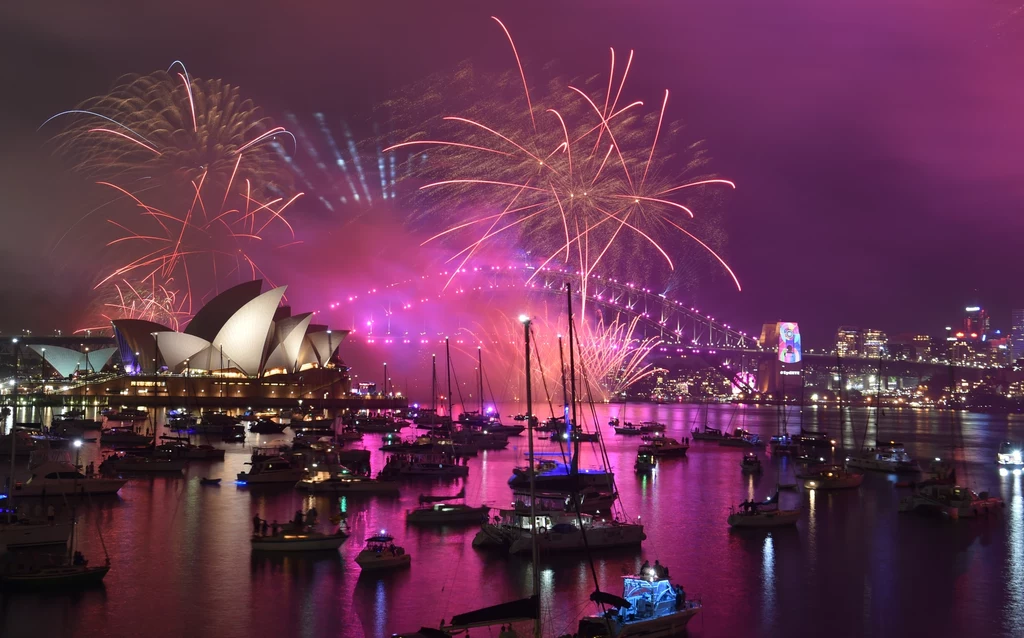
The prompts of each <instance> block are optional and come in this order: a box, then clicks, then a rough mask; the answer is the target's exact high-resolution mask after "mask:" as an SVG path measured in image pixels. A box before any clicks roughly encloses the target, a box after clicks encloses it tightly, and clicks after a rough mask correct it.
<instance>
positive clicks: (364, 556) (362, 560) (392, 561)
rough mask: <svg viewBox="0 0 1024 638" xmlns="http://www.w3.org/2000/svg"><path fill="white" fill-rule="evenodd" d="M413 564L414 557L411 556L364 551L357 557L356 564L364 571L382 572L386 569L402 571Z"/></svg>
mask: <svg viewBox="0 0 1024 638" xmlns="http://www.w3.org/2000/svg"><path fill="white" fill-rule="evenodd" d="M410 563H412V556H410V555H409V554H398V555H397V556H395V555H392V554H389V553H387V552H379V553H378V552H371V551H367V550H365V549H364V550H363V551H361V552H359V555H358V556H356V564H357V565H359V568H360V569H362V570H363V571H381V570H385V569H400V568H402V567H408V566H409V564H410Z"/></svg>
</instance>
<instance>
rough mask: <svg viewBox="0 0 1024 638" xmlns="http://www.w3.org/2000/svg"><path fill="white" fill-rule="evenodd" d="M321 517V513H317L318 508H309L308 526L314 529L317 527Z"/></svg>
mask: <svg viewBox="0 0 1024 638" xmlns="http://www.w3.org/2000/svg"><path fill="white" fill-rule="evenodd" d="M319 517H320V513H319V512H317V511H316V506H315V505H314V506H313V507H311V508H309V511H308V512H306V525H309V526H310V527H313V526H314V525H316V521H317V519H318V518H319Z"/></svg>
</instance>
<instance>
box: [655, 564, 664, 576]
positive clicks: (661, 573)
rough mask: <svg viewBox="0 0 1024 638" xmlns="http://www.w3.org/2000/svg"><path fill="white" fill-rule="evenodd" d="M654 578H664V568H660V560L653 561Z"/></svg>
mask: <svg viewBox="0 0 1024 638" xmlns="http://www.w3.org/2000/svg"><path fill="white" fill-rule="evenodd" d="M654 577H655V578H664V577H665V568H664V567H662V566H661V561H660V560H655V561H654Z"/></svg>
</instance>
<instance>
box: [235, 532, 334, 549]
mask: <svg viewBox="0 0 1024 638" xmlns="http://www.w3.org/2000/svg"><path fill="white" fill-rule="evenodd" d="M346 538H348V535H347V534H342V533H338V534H320V535H316V536H308V537H290V536H289V535H287V534H281V535H278V536H253V537H252V538H251V539H250V540H249V545H250V546H251V547H252V551H254V552H322V551H327V550H332V549H338V548H339V547H341V544H342V543H344V542H345V539H346Z"/></svg>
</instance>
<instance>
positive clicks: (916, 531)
mask: <svg viewBox="0 0 1024 638" xmlns="http://www.w3.org/2000/svg"><path fill="white" fill-rule="evenodd" d="M519 410H521V407H518V408H516V407H508V408H506V409H503V414H508V413H512V412H518V411H519ZM622 410H623V407H622V406H620V405H602V406H598V408H597V417H598V420H599V422H600V423H601V424H602V425H601V427H602V432H603V434H604V435H605V440H606V444H607V449H608V454H609V458H610V460H611V463H612V466H613V469H614V470H615V472H616V480H617V483H618V489H619V492H620V495H621V500H622V504H623V506H624V508H625V511H626V512H627V514H628V515H629V516H630V517H631V518H634V519H635V518H637V517H639V519H640V521H641V522H642V523H643V524H644V525H645V527H646V533H647V536H648V540H647V541H646V542H645V543H644V545H643V547H642V548H641V549H637V550H615V551H612V552H602V553H600V554H597V555H596V556H595V557H594V562H595V566H596V571H597V576H598V579H599V580H600V586H601V588H602V589H603V590H608V591H611V592H613V593H621V576H622V575H623V574H624V573H627V572H631V571H635V570H636V569H637V568H638V567H639V565H640V563H642V562H643V561H644V560H645V559H648V560H650V561H651V562H652V563H653V562H654V560H655V559H658V560H660V561H661V562H662V563H663V564H665V565H667V566H669V567H670V568H671V574H672V577H673V580H674V581H677V582H679V583H681V584H682V585H684V586H685V588H686V591H687V594H688V596H689V597H691V598H693V597H698V598H700V599H701V601H702V602H703V606H704V607H703V611H702V612H701V613H700V614H699V615H698V616H697V617H696V618H695V619H694V621H693V622H692V623H691V626H690V635H692V636H698V637H705V636H707V637H712V636H748V637H749V636H790V637H793V636H894V637H895V636H900V637H904V636H925V635H928V636H952V635H965V636H1021V635H1024V495H1022V481H1024V477H1021V476H1020V475H1014V474H1012V473H1007V474H1006V475H1005V476H1004V475H1001V474H1000V473H999V472H998V470H997V468H996V466H995V464H994V459H995V453H996V450H997V448H998V445H999V442H1000V441H1001V440H1003V439H1014V438H1024V434H1022V432H1024V430H1022V426H1024V421H1022V420H1021V419H1019V418H1018V417H1013V416H1011V417H1006V416H988V415H976V414H963V415H962V417H961V420H962V431H963V445H964V448H963V455H964V459H965V460H966V475H965V474H964V470H963V469H959V468H958V473H959V478H960V482H961V483H965V484H969V485H971V486H972V487H973V488H974V489H975V490H976V491H981V490H989V491H990V492H991V493H992V494H994V495H997V496H1001V497H1002V498H1003V499H1004V500H1005V502H1006V508H1005V510H1004V512H1003V513H1002V514H1001V515H999V516H997V517H994V518H988V519H982V520H974V521H972V520H962V521H958V522H951V521H945V520H941V519H929V518H919V517H916V516H912V515H906V514H900V513H898V512H897V506H898V503H899V499H900V498H901V496H903V495H905V494H906V493H907V490H906V489H901V488H896V487H894V482H895V481H896V478H895V477H894V476H891V475H885V474H880V473H871V474H869V475H868V476H867V477H866V479H865V481H864V484H863V486H862V487H861V488H860V489H859V490H852V491H840V492H833V493H813V492H810V493H809V492H804V491H802V490H799V491H796V492H792V493H787V492H783V493H782V496H781V498H782V506H783V507H786V508H790V507H800V508H802V509H803V514H802V516H801V519H800V521H799V523H798V525H797V527H796V528H795V529H781V530H773V531H757V530H746V531H730V529H729V527H728V526H727V524H726V520H725V519H726V516H727V515H728V513H729V508H730V506H731V505H735V504H737V503H739V502H740V501H742V500H745V499H749V498H755V499H759V500H760V499H762V498H764V497H765V496H768V495H769V494H770V493H771V492H772V491H774V486H775V484H776V478H777V477H778V476H782V477H783V478H785V477H791V476H792V473H793V469H794V468H793V467H792V464H791V463H790V462H789V461H788V459H785V458H772V457H771V456H770V455H769V454H768V453H767V452H762V453H761V457H762V461H763V465H764V468H765V470H764V473H763V474H762V475H760V476H750V475H744V474H742V473H741V471H740V466H739V462H740V458H741V457H742V451H741V450H740V449H737V448H729V447H719V446H717V445H716V444H714V443H713V442H701V441H697V442H693V445H692V447H691V449H690V451H689V453H688V455H687V457H686V458H682V459H663V460H661V461H660V463H659V466H658V468H657V469H656V470H655V471H654V472H653V473H652V474H650V475H647V476H642V477H641V476H638V475H637V474H635V473H634V470H633V462H634V460H635V457H636V448H637V445H638V444H639V443H640V441H638V440H637V438H633V437H624V436H616V435H615V434H613V432H612V430H611V428H609V427H607V426H606V425H604V424H605V423H607V421H608V418H609V417H610V416H621V415H620V413H621V412H622ZM538 412H540V411H539V410H538ZM708 412H709V415H708V421H709V424H710V425H711V426H713V427H719V428H722V429H732V428H735V427H745V428H748V429H750V430H751V431H753V432H756V433H760V434H761V436H762V437H763V438H764V439H765V440H767V438H768V436H770V435H771V434H774V433H775V431H776V429H777V422H778V418H777V413H776V409H775V408H770V407H765V406H760V407H758V406H732V405H720V406H712V407H711V408H710V410H709V411H708ZM541 413H542V412H541ZM41 416H42V418H44V419H48V418H49V415H47V414H44V415H41ZM625 416H626V418H628V420H631V421H633V422H639V421H645V420H652V421H660V422H663V423H665V424H667V426H668V431H667V432H666V435H667V436H672V437H675V438H682V437H684V436H688V434H689V430H690V429H691V427H693V426H694V425H695V424H700V423H701V422H702V421H703V419H704V416H703V412H702V408H700V407H699V406H695V405H649V404H638V405H629V406H628V407H627V408H626V415H625ZM19 417H21V418H23V419H24V418H31V415H19ZM39 418H40V417H39V415H37V416H36V419H35V420H38V419H39ZM803 418H804V425H805V426H806V427H807V428H808V429H817V428H818V427H819V422H820V423H821V427H823V428H824V429H826V430H828V431H829V433H830V435H833V436H834V438H836V439H837V443H838V444H839V445H840V446H842V445H846V446H847V447H848V448H855V447H856V446H857V445H859V444H860V442H861V441H862V440H863V438H864V435H865V426H866V424H868V423H869V422H870V426H869V427H868V430H867V439H868V440H869V441H870V440H873V439H874V420H875V413H874V411H868V410H863V409H858V410H854V411H853V412H852V413H851V414H849V415H848V421H847V424H846V427H845V428H844V431H843V432H842V433H840V432H839V427H838V417H837V415H836V413H835V408H834V407H833V408H832V409H831V411H830V414H828V415H827V416H826V415H824V411H823V410H821V409H815V408H807V409H805V411H804V417H803ZM157 421H158V422H160V423H163V422H164V421H165V418H164V415H163V414H158V415H157ZM797 427H798V426H797V418H796V416H795V414H793V415H791V417H790V430H791V431H793V429H795V428H797ZM881 428H882V436H881V438H884V439H890V438H894V439H896V440H899V441H902V442H903V443H904V444H906V446H907V449H908V451H909V452H910V453H911V454H912V455H913V456H914V457H915V458H918V459H920V460H922V461H928V460H931V459H933V458H935V457H941V458H944V459H948V458H949V457H950V454H951V441H952V431H953V418H952V414H951V413H950V412H939V411H913V410H910V409H902V410H896V409H887V410H886V411H885V415H884V416H883V417H882V418H881ZM287 432H288V431H286V434H287ZM413 432H414V431H413V430H407V431H406V432H405V433H404V434H407V435H411V434H412V433H413ZM277 438H281V437H280V435H277V436H271V437H267V436H262V437H257V436H256V435H252V434H250V435H249V438H248V441H247V442H246V444H245V445H244V446H243V445H241V444H230V443H228V444H222V443H219V442H218V443H216V445H218V446H221V445H223V446H224V447H225V448H226V449H227V450H228V451H227V454H226V456H225V460H224V461H223V462H219V461H218V462H208V461H197V462H192V463H191V464H190V465H189V467H188V468H187V469H186V471H185V472H184V474H183V475H182V476H180V477H173V478H172V477H155V478H145V477H144V478H133V479H132V480H130V481H129V483H128V484H127V485H126V486H125V487H124V488H123V489H122V490H121V492H120V494H119V495H118V496H117V497H112V498H104V499H100V498H97V499H91V500H88V501H86V502H84V503H82V504H81V505H80V506H79V507H78V515H79V519H78V520H79V546H80V547H81V548H82V550H83V551H84V552H85V554H86V555H87V556H89V557H90V558H91V559H92V560H96V561H101V560H102V558H103V555H104V546H105V548H106V551H107V552H109V554H110V557H111V562H112V565H113V567H112V569H111V571H110V573H109V575H108V576H107V577H106V579H105V581H104V586H103V587H102V588H100V589H96V590H90V591H84V592H79V593H73V594H52V593H48V594H45V595H35V594H5V593H0V610H2V613H0V636H3V637H4V638H22V637H28V636H53V637H63V636H67V637H71V636H74V637H75V638H89V637H93V636H95V637H104V638H122V637H125V638H127V637H134V636H146V637H147V638H163V637H168V638H169V637H179V636H195V637H203V636H216V637H218V638H236V637H237V638H253V637H262V636H267V637H271V636H273V637H281V636H302V637H309V638H314V637H320V636H332V637H338V636H341V637H344V638H349V637H351V638H359V637H361V636H366V637H372V638H379V637H381V636H389V635H391V634H392V633H394V632H403V631H413V630H415V629H418V628H419V627H421V626H434V627H436V626H437V625H438V623H439V622H440V621H441V620H442V618H443V619H450V618H451V616H452V615H453V614H457V613H461V612H464V611H468V610H471V609H475V608H478V607H482V606H486V605H491V604H496V603H499V602H504V601H507V600H511V599H514V598H519V597H522V596H525V595H528V594H529V589H530V583H531V579H532V573H531V569H532V567H531V564H530V562H529V560H528V557H527V558H521V557H509V556H507V555H503V554H501V553H499V552H494V551H485V550H478V549H474V548H473V547H472V546H471V541H472V539H473V536H474V534H475V532H476V530H477V527H475V526H464V527H459V528H450V529H448V528H446V529H435V528H422V529H419V528H414V527H407V526H406V525H405V522H404V516H405V511H406V510H408V509H411V508H413V507H416V506H417V497H418V495H419V494H421V493H430V492H433V493H437V494H446V493H452V494H453V493H455V492H457V491H459V489H460V487H462V482H461V481H447V482H440V481H427V482H409V483H408V484H407V485H406V486H405V488H404V489H403V492H402V495H401V496H400V497H399V498H374V497H365V498H346V499H343V500H341V501H339V499H338V498H337V497H330V496H326V495H324V496H316V497H311V496H306V495H304V494H303V493H300V492H298V491H295V490H293V489H291V488H290V487H283V488H255V487H249V486H240V485H236V484H235V483H234V480H233V479H234V477H235V474H236V473H237V472H239V471H241V470H244V469H245V467H246V466H245V465H244V463H245V462H246V461H247V460H248V458H249V451H250V445H252V444H254V443H256V442H257V441H260V442H266V441H268V440H270V439H277ZM202 442H205V441H202ZM352 447H365V448H366V449H369V450H372V451H373V460H372V466H373V470H374V472H376V471H377V470H378V469H380V467H382V465H383V459H384V453H383V452H380V451H378V448H379V447H380V436H379V435H365V436H364V438H363V441H362V442H361V443H356V444H354V445H352ZM526 447H527V439H526V437H525V436H522V437H513V438H512V439H510V445H509V448H508V449H506V450H500V451H481V452H480V453H479V455H478V456H477V457H475V458H471V459H470V460H469V467H470V474H469V477H468V479H466V480H465V488H466V502H467V503H469V504H472V505H478V504H481V503H486V504H490V505H493V506H506V505H508V504H509V503H510V502H511V490H510V489H509V487H508V485H507V483H506V481H507V479H508V478H509V476H510V475H511V471H512V468H513V466H515V465H517V464H522V463H523V462H524V456H525V454H526ZM537 447H538V450H541V451H553V450H557V449H558V448H557V445H556V444H553V443H551V442H549V441H542V440H540V439H538V440H537ZM583 448H584V449H583V461H582V465H583V466H584V467H585V466H588V465H592V464H596V463H597V462H598V456H597V455H596V454H595V453H594V452H593V451H592V450H591V449H590V448H591V445H590V444H584V446H583ZM842 454H843V452H842V451H841V450H840V451H839V452H838V456H840V457H841V456H842ZM81 455H82V456H81V462H82V463H83V464H84V463H87V462H89V461H96V462H97V464H98V462H99V449H98V447H97V444H95V443H92V444H86V445H85V446H84V447H83V448H82V452H81ZM0 458H2V459H3V462H2V463H0V466H2V467H3V468H4V469H3V470H2V472H3V473H6V471H7V470H6V467H7V457H6V455H5V454H2V451H0ZM23 464H24V462H23V461H20V460H19V466H20V465H23ZM23 476H24V472H23V470H22V469H20V468H19V471H18V473H17V478H22V477H23ZM205 476H213V477H222V478H223V479H224V481H223V483H222V484H221V485H220V486H219V487H211V486H203V485H200V483H199V480H198V479H199V478H200V477H205ZM313 505H315V506H316V508H317V510H318V511H319V512H320V517H321V520H326V518H327V517H328V515H331V514H336V513H338V512H339V510H344V511H345V512H346V513H347V517H348V518H347V520H348V525H349V528H350V530H351V532H352V537H351V538H349V539H348V540H347V541H346V542H345V543H344V544H343V545H342V547H341V549H340V550H339V551H338V552H337V553H330V552H328V553H327V554H326V555H322V554H319V555H316V556H301V555H289V556H284V555H282V556H257V555H254V554H252V553H251V552H250V549H249V533H250V531H251V528H252V522H251V519H252V517H253V514H254V513H255V514H258V515H259V516H260V517H261V518H265V519H268V520H271V521H273V520H275V519H276V520H278V521H286V520H288V519H290V518H291V517H292V516H293V515H294V512H295V511H296V510H297V509H302V510H305V509H308V508H309V507H310V506H313ZM382 529H384V530H387V531H388V532H389V533H391V534H392V535H394V536H395V538H396V543H397V544H399V545H401V546H403V547H405V549H406V551H407V552H409V553H410V554H411V555H412V566H411V568H409V569H406V570H403V571H397V572H392V573H383V574H373V575H370V574H361V573H360V570H359V568H358V566H357V565H356V564H355V563H354V562H353V559H354V557H355V555H356V553H358V551H359V550H360V549H361V547H362V542H361V540H362V539H363V538H364V537H366V536H370V535H371V534H373V533H375V532H378V531H380V530H382ZM99 530H102V534H100V533H99ZM540 582H541V587H542V605H543V609H544V627H545V635H551V636H558V635H561V634H562V633H565V632H569V633H572V632H573V631H575V628H576V625H577V621H578V619H579V617H580V616H581V615H582V614H585V613H593V612H594V611H595V608H594V605H593V604H592V603H589V602H588V600H587V599H588V596H589V595H590V593H591V592H592V591H593V589H594V584H593V581H592V577H591V573H590V569H589V564H588V562H587V559H586V557H585V556H583V555H571V554H570V555H558V556H545V557H543V558H542V564H541V573H540ZM471 633H472V635H473V636H490V635H493V636H496V635H497V633H498V628H493V629H492V630H490V631H489V630H488V629H486V628H481V629H474V630H472V632H471Z"/></svg>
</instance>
